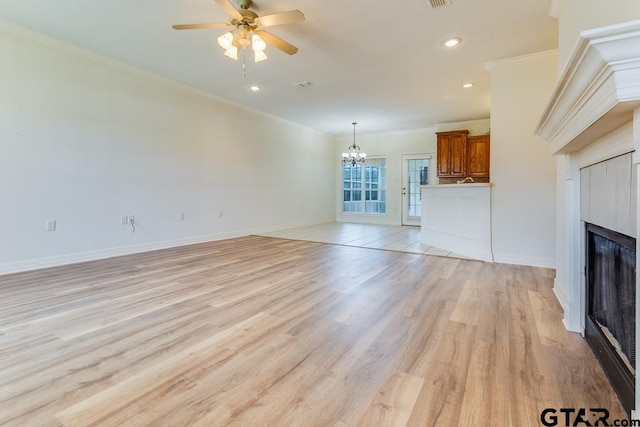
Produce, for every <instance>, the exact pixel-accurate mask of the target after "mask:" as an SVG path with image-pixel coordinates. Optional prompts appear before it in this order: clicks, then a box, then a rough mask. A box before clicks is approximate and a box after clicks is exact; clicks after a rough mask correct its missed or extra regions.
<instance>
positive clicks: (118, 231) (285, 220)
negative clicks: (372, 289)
mask: <svg viewBox="0 0 640 427" xmlns="http://www.w3.org/2000/svg"><path fill="white" fill-rule="evenodd" d="M26 34H27V35H28V37H25V36H24V34H21V35H17V34H14V33H10V32H8V31H4V30H2V31H0V52H2V57H3V59H2V66H1V67H0V81H1V82H2V85H0V117H1V118H2V119H1V120H0V149H1V152H2V156H0V195H1V196H2V209H1V210H0V241H1V242H2V244H1V245H0V273H2V272H8V271H19V270H24V269H31V268H38V267H44V266H49V265H57V264H65V263H69V262H75V261H82V260H86V259H95V258H101V257H106V256H112V255H117V254H124V253H131V252H137V251H142V250H148V249H153V248H159V247H167V246H174V245H179V244H186V243H191V242H198V241H206V240H213V239H219V238H223V237H229V236H237V235H243V234H248V233H250V232H251V231H253V230H266V229H272V228H278V227H286V226H291V225H295V224H310V223H317V222H326V221H334V220H335V205H334V204H335V184H334V183H335V174H336V162H335V161H334V160H335V138H334V137H332V136H329V135H325V134H322V133H319V132H316V131H314V130H310V129H307V128H304V127H301V126H298V125H295V124H292V123H289V122H284V121H281V120H277V119H274V118H271V117H268V116H266V115H262V114H258V113H255V112H252V111H249V110H247V109H243V108H239V107H237V106H234V105H231V104H228V103H225V102H222V101H220V100H217V99H214V98H212V97H209V96H206V95H204V94H202V93H199V92H196V91H195V90H192V89H189V88H186V87H184V86H181V85H179V84H176V83H173V82H169V81H166V80H162V79H160V78H156V77H154V76H151V75H149V74H146V73H143V72H141V71H137V70H132V69H129V68H127V67H125V66H122V65H120V64H117V63H115V62H111V61H109V60H106V59H104V58H98V57H96V56H94V55H91V54H89V53H86V52H85V53H83V52H79V51H77V50H74V49H72V48H68V47H65V46H62V45H61V44H58V43H56V42H54V41H51V40H48V39H46V38H43V37H40V36H37V35H32V34H31V33H26ZM296 153H302V154H301V155H296ZM179 212H184V215H185V220H184V221H179ZM122 215H135V217H136V221H137V222H136V232H135V233H132V228H131V227H130V226H123V225H120V217H121V216H122ZM49 219H55V220H56V222H57V230H56V231H53V232H47V231H45V223H46V221H47V220H49Z"/></svg>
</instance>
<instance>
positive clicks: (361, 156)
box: [342, 122, 367, 166]
mask: <svg viewBox="0 0 640 427" xmlns="http://www.w3.org/2000/svg"><path fill="white" fill-rule="evenodd" d="M351 124H352V125H353V145H350V146H349V147H348V148H347V152H346V153H342V163H345V164H348V163H351V165H352V166H355V165H356V163H364V161H365V159H366V157H367V153H361V152H360V146H358V145H356V125H357V124H358V122H353V123H351Z"/></svg>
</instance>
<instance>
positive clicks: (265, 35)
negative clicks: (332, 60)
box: [173, 0, 304, 62]
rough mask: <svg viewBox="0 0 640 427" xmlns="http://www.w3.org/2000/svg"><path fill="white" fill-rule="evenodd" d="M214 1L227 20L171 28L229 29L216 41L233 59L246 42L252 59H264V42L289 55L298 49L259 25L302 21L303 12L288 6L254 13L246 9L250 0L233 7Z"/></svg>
mask: <svg viewBox="0 0 640 427" xmlns="http://www.w3.org/2000/svg"><path fill="white" fill-rule="evenodd" d="M215 1H216V3H218V5H219V6H220V7H221V8H222V9H224V11H225V12H226V13H227V14H228V15H229V22H228V23H223V24H215V23H204V24H180V25H174V26H173V28H174V29H175V30H196V29H209V28H227V29H229V30H230V31H229V32H227V33H225V34H223V35H221V36H220V37H218V43H219V44H220V46H222V47H223V48H224V49H225V53H224V54H225V56H227V57H229V58H232V59H235V60H237V59H238V50H239V49H244V48H246V47H247V46H249V45H251V47H252V48H253V51H254V52H255V61H256V62H259V61H262V60H264V59H267V55H265V53H264V49H265V48H266V45H267V44H270V45H271V46H273V47H275V48H277V49H280V50H281V51H283V52H285V53H288V54H289V55H293V54H295V53H296V52H298V48H297V47H295V46H294V45H292V44H290V43H288V42H286V41H284V40H282V39H281V38H279V37H276V36H274V35H273V34H271V33H269V32H267V31H264V30H261V29H260V28H262V27H271V26H274V25H282V24H289V23H292V22H299V21H304V15H303V13H302V12H300V11H299V10H297V9H296V10H289V11H287V12H280V13H274V14H272V15H265V16H258V14H257V13H255V12H253V11H252V10H249V7H250V6H251V0H239V2H238V6H239V8H236V7H235V6H234V5H233V3H231V1H230V0H215Z"/></svg>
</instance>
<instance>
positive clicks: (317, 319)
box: [0, 236, 625, 427]
mask: <svg viewBox="0 0 640 427" xmlns="http://www.w3.org/2000/svg"><path fill="white" fill-rule="evenodd" d="M552 277H553V271H552V270H547V269H540V268H530V267H522V266H512V265H500V264H491V263H482V262H477V261H468V260H460V259H455V258H445V257H432V256H425V255H419V254H408V253H401V252H391V251H380V250H372V249H363V248H355V247H348V246H338V245H330V244H321V243H313V242H305V241H292V240H284V239H275V238H267V237H258V236H250V237H244V238H238V239H230V240H224V241H219V242H211V243H206V244H199V245H193V246H187V247H181V248H174V249H168V250H162V251H156V252H149V253H145V254H139V255H131V256H126V257H120V258H112V259H109V260H103V261H96V262H89V263H84V264H79V265H74V266H65V267H58V268H51V269H47V270H39V271H33V272H26V273H19V274H14V275H6V276H0V295H1V298H0V425H9V426H20V427H24V426H38V427H41V426H59V425H64V426H93V425H96V426H97V425H99V426H187V425H196V426H224V425H236V426H384V425H394V426H404V425H408V426H436V425H437V426H518V427H522V426H539V425H540V412H541V410H542V409H544V408H547V407H553V408H572V407H575V408H582V407H586V408H591V407H598V408H600V407H602V408H608V409H609V410H610V412H611V417H612V418H611V419H613V418H624V417H625V414H624V413H623V410H622V408H621V407H620V404H619V403H618V401H617V399H616V397H615V395H614V394H613V392H612V390H611V388H610V386H609V384H608V382H607V380H606V378H605V376H604V374H603V372H602V370H601V369H600V367H599V365H598V364H597V362H596V361H595V359H594V357H593V355H592V353H591V351H590V350H589V348H588V347H587V344H586V343H585V341H584V340H583V339H582V338H581V337H580V336H579V335H576V334H571V333H568V332H566V331H565V330H564V328H563V326H562V323H561V313H560V310H559V307H558V305H557V302H556V300H555V298H554V296H553V293H552V290H551V283H552Z"/></svg>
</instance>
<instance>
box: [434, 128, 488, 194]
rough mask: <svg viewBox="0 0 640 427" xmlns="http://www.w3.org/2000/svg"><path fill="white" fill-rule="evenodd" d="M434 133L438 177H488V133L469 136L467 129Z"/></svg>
mask: <svg viewBox="0 0 640 427" xmlns="http://www.w3.org/2000/svg"><path fill="white" fill-rule="evenodd" d="M436 135H437V137H438V159H437V160H438V177H439V178H456V179H459V178H466V177H471V178H487V179H488V178H489V152H490V151H489V148H490V136H489V135H478V136H469V131H468V130H456V131H450V132H436ZM448 181H450V180H446V181H445V182H448ZM451 181H453V180H451ZM453 183H455V181H453Z"/></svg>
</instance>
